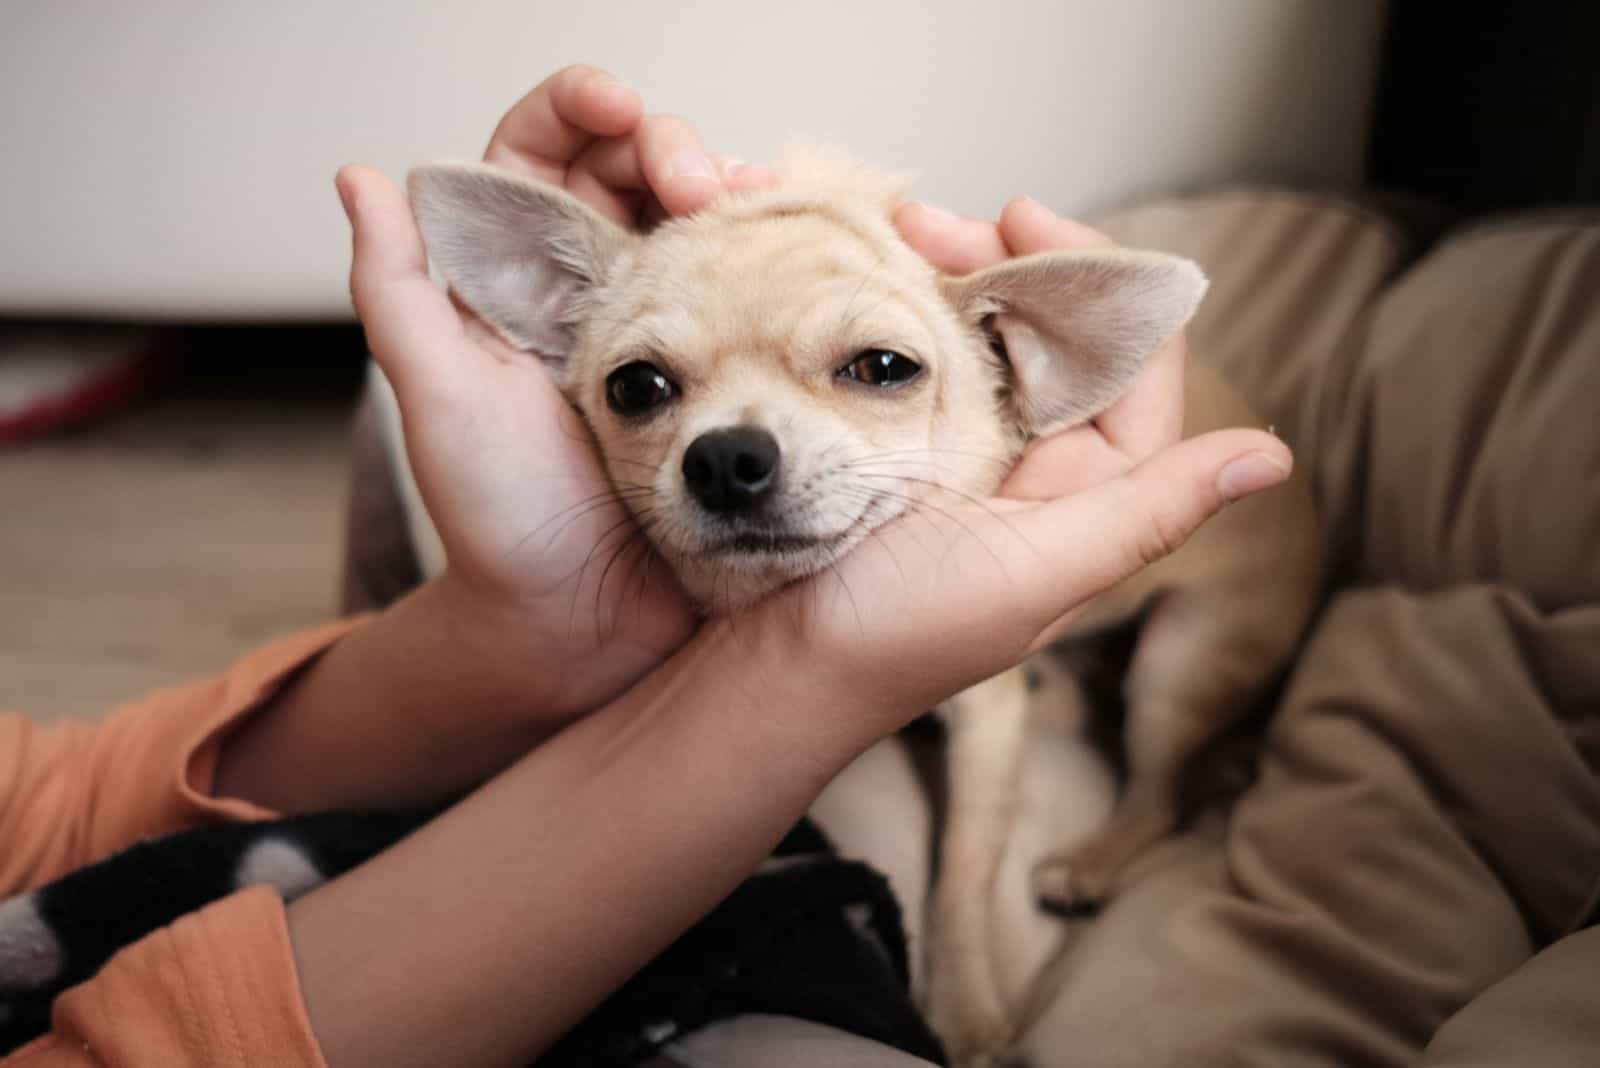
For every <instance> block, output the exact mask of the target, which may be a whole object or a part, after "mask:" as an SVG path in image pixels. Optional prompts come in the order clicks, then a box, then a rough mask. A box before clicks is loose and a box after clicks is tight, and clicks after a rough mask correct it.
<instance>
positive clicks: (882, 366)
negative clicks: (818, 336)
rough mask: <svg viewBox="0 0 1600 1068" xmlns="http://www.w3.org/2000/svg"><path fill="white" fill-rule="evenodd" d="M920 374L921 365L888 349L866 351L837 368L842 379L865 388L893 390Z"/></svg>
mask: <svg viewBox="0 0 1600 1068" xmlns="http://www.w3.org/2000/svg"><path fill="white" fill-rule="evenodd" d="M921 373H922V365H921V364H920V363H918V362H917V361H916V360H913V359H911V358H910V357H909V356H902V355H900V354H899V353H898V352H891V351H890V350H889V349H868V350H866V351H865V352H859V353H857V354H856V356H855V358H854V359H852V360H851V361H850V362H849V363H847V364H845V365H844V366H843V367H841V368H839V375H840V377H842V378H853V379H855V380H856V381H857V382H860V383H861V384H863V385H867V386H878V387H880V388H883V389H893V388H894V387H896V386H903V385H905V384H906V383H907V382H909V381H911V380H912V379H913V378H916V377H917V376H918V375H920V374H921Z"/></svg>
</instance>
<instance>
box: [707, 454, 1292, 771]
mask: <svg viewBox="0 0 1600 1068" xmlns="http://www.w3.org/2000/svg"><path fill="white" fill-rule="evenodd" d="M1060 456H1061V454H1060V453H1059V452H1057V451H1056V450H1054V449H1050V448H1045V449H1039V450H1036V451H1034V452H1032V453H1030V454H1029V455H1027V456H1026V457H1024V459H1023V461H1022V463H1021V465H1020V466H1019V467H1018V468H1017V469H1016V471H1015V472H1014V473H1013V475H1012V477H1011V479H1010V480H1009V481H1008V483H1007V487H1009V486H1013V485H1023V486H1025V487H1027V492H1026V494H1025V495H1010V492H1009V490H1008V489H1007V487H1002V489H1001V490H1000V491H999V493H998V495H996V496H994V497H991V498H989V499H987V500H979V499H976V498H972V497H966V496H961V495H957V494H954V493H946V494H943V495H935V496H933V497H930V498H929V499H928V500H926V501H924V502H920V503H919V504H917V505H914V506H912V508H911V509H910V510H909V512H908V513H907V514H906V515H904V516H902V517H900V518H898V519H896V520H894V521H892V522H890V523H887V524H885V525H884V526H882V527H879V528H878V529H877V530H876V531H874V532H873V536H872V537H871V538H868V539H867V540H865V541H864V542H862V543H861V544H860V545H858V546H857V547H856V548H855V549H854V550H853V551H852V552H851V553H850V554H849V555H848V556H847V557H845V558H844V559H843V560H840V561H839V562H838V563H837V564H836V565H835V566H834V567H832V568H829V569H828V570H826V571H824V572H822V573H820V574H818V575H816V576H814V577H812V578H811V579H809V580H807V581H805V582H803V583H799V584H796V585H794V586H791V587H788V588H787V589H785V590H783V591H782V592H780V593H779V594H777V595H776V596H775V597H773V598H772V599H770V600H768V601H766V602H763V603H762V604H760V605H758V606H756V607H755V608H754V609H752V610H751V611H750V612H749V613H748V614H747V615H745V616H742V617H739V618H735V619H732V620H730V621H728V623H727V624H726V626H725V629H726V632H727V633H726V635H725V636H724V640H725V641H728V642H731V643H732V644H733V646H734V647H735V650H734V652H733V653H732V654H731V655H732V657H733V660H734V661H741V660H749V659H757V660H762V661H764V663H765V664H766V665H767V666H766V667H765V668H762V669H758V671H757V677H759V678H761V679H762V680H763V683H762V686H763V688H764V692H766V693H767V694H768V698H769V704H770V705H772V706H774V707H779V706H783V705H784V704H785V702H787V704H790V705H794V706H795V707H806V706H809V707H811V708H813V709H815V710H816V713H817V714H816V715H815V717H814V720H815V724H816V729H820V730H824V731H829V732H836V733H837V734H838V735H839V740H840V742H841V744H842V745H843V748H844V751H845V752H847V753H848V752H855V751H859V749H861V748H864V747H865V746H866V745H868V744H870V743H871V742H873V741H875V740H876V739H877V738H879V737H882V736H883V735H885V734H887V733H889V732H891V731H893V730H895V729H897V728H898V727H900V726H901V725H903V724H904V723H905V722H908V721H909V720H910V719H912V718H914V717H915V716H917V715H919V714H921V713H922V712H924V711H926V710H927V709H929V708H932V707H933V706H935V705H937V704H938V703H940V702H941V701H944V700H946V699H948V698H949V697H951V696H953V695H954V694H956V693H959V692H960V691H961V690H964V689H966V688H967V687H969V686H972V685H974V684H976V683H978V682H980V681H982V680H983V679H986V678H989V677H991V676H993V675H996V674H998V673H1000V672H1001V671H1003V670H1005V669H1007V668H1009V667H1012V666H1014V665H1016V664H1017V663H1020V662H1021V661H1022V660H1023V659H1025V658H1026V657H1027V656H1029V655H1031V654H1032V653H1035V652H1037V651H1038V650H1039V649H1041V648H1042V647H1044V646H1045V645H1047V644H1048V643H1049V642H1050V641H1051V640H1053V639H1054V637H1055V636H1056V635H1058V634H1059V632H1060V631H1061V630H1062V628H1063V627H1064V626H1065V624H1066V622H1067V621H1068V620H1069V619H1070V617H1071V614H1072V612H1073V611H1074V610H1075V609H1076V608H1077V607H1078V606H1079V605H1081V604H1083V603H1084V602H1085V601H1087V600H1089V599H1090V598H1092V597H1094V596H1095V595H1096V594H1098V593H1101V592H1103V591H1104V590H1107V589H1109V588H1110V587H1111V586H1113V585H1115V584H1116V583H1118V582H1120V581H1121V580H1123V579H1125V578H1127V577H1128V576H1130V575H1132V574H1133V573H1134V572H1136V571H1138V570H1140V569H1141V568H1143V567H1145V566H1147V565H1149V564H1151V563H1154V562H1155V561H1156V560H1158V559H1160V558H1162V557H1164V556H1166V555H1167V554H1168V553H1171V552H1172V551H1174V550H1176V549H1177V548H1178V547H1179V546H1181V545H1182V544H1183V543H1184V541H1186V540H1187V539H1188V537H1189V536H1190V535H1191V534H1193V533H1194V531H1195V530H1196V529H1197V528H1198V527H1199V526H1200V524H1201V523H1203V522H1204V521H1205V520H1206V519H1208V518H1210V517H1211V516H1212V515H1214V514H1215V513H1216V512H1217V511H1218V510H1220V509H1221V508H1222V507H1224V506H1225V505H1226V504H1228V503H1229V502H1231V501H1234V500H1238V499H1239V498H1241V497H1244V496H1248V495H1249V494H1251V493H1255V492H1258V491H1260V490H1263V489H1267V488H1269V487H1271V486H1274V485H1277V484H1278V483H1280V482H1282V481H1284V480H1285V479H1286V478H1288V476H1289V472H1290V469H1291V465H1292V460H1293V458H1292V456H1291V455H1290V452H1289V450H1288V448H1287V446H1285V445H1284V444H1283V442H1282V441H1280V440H1279V439H1278V438H1276V437H1274V436H1273V435H1271V434H1269V433H1265V432H1262V431H1258V430H1249V429H1230V430H1220V431H1215V432H1212V433H1209V434H1204V435H1201V436H1199V437H1195V438H1191V439H1189V440H1186V441H1182V442H1179V443H1177V444H1175V445H1170V446H1167V447H1165V448H1162V449H1158V450H1157V451H1156V452H1155V453H1154V454H1152V455H1151V456H1149V457H1148V458H1146V459H1144V460H1142V461H1140V462H1139V463H1137V464H1135V465H1133V466H1132V467H1131V468H1128V469H1127V470H1125V471H1123V472H1121V473H1118V474H1114V475H1111V476H1109V477H1104V478H1102V479H1101V480H1100V481H1097V482H1096V481H1093V480H1092V477H1090V478H1086V476H1085V474H1084V473H1083V472H1082V471H1078V470H1075V469H1074V468H1072V467H1071V466H1069V465H1063V464H1062V463H1060V462H1059V461H1060ZM793 663H802V664H805V665H806V669H805V671H804V672H795V671H794V670H793V669H792V668H787V667H784V666H781V665H785V664H793ZM785 687H788V689H787V690H785ZM840 710H844V714H842V715H841V714H839V712H840ZM828 713H833V714H828Z"/></svg>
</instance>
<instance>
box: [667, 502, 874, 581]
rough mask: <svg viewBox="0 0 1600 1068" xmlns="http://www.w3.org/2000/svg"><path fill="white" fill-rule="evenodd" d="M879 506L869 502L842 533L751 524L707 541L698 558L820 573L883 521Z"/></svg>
mask: <svg viewBox="0 0 1600 1068" xmlns="http://www.w3.org/2000/svg"><path fill="white" fill-rule="evenodd" d="M880 504H881V502H880V501H879V500H877V499H873V500H871V501H869V502H868V503H867V505H866V507H864V508H863V509H862V510H861V511H860V513H859V514H858V515H856V516H855V517H854V519H853V520H852V521H851V522H849V523H847V524H846V525H845V526H844V527H843V528H842V529H839V530H832V531H825V532H820V533H813V532H809V531H805V530H804V529H801V530H796V529H794V527H792V526H790V525H788V524H786V523H783V522H781V521H779V522H767V523H762V522H751V523H745V524H741V525H740V526H739V527H737V528H735V529H733V530H727V531H720V532H718V533H717V534H716V535H714V536H712V537H708V538H707V539H706V540H705V541H704V542H703V543H702V545H701V548H700V551H699V553H698V554H697V555H699V556H701V557H702V558H703V559H710V560H720V561H724V562H726V563H729V564H734V565H739V566H742V567H749V566H761V565H769V566H770V565H776V566H778V567H780V568H784V569H787V570H791V571H793V572H794V573H795V574H796V575H800V574H805V573H809V572H811V571H819V570H821V569H822V568H824V567H826V566H827V565H828V563H829V562H831V561H832V560H835V559H837V558H838V557H839V556H841V555H842V554H843V553H844V552H846V551H848V549H849V547H850V546H851V545H853V544H854V543H855V542H856V541H857V540H859V538H860V537H863V536H865V535H866V534H867V533H868V532H869V531H870V530H871V529H872V527H874V526H876V525H877V524H878V523H879V522H881V521H882V520H883V518H884V517H883V516H881V515H880V514H879V513H880V511H881V508H880V507H879V506H880Z"/></svg>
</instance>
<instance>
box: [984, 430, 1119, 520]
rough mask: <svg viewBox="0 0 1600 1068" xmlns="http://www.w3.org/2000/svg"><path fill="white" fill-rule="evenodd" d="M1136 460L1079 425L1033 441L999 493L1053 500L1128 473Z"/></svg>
mask: <svg viewBox="0 0 1600 1068" xmlns="http://www.w3.org/2000/svg"><path fill="white" fill-rule="evenodd" d="M1132 466H1133V461H1132V460H1130V459H1129V457H1128V456H1127V454H1125V453H1124V452H1122V450H1120V449H1118V448H1117V447H1116V446H1115V445H1113V444H1112V443H1111V442H1110V441H1108V440H1106V437H1105V435H1103V434H1101V433H1100V431H1099V430H1097V429H1096V428H1095V427H1093V426H1075V427H1072V428H1071V429H1070V430H1063V431H1061V432H1060V433H1057V434H1052V435H1051V436H1050V437H1048V438H1040V439H1039V440H1037V441H1034V442H1031V443H1030V444H1029V445H1028V447H1027V449H1026V450H1024V452H1023V454H1022V458H1021V459H1020V460H1019V461H1018V462H1017V466H1016V467H1015V468H1013V469H1012V471H1011V473H1010V474H1009V475H1007V476H1006V480H1005V482H1004V483H1003V484H1002V485H1001V487H1000V489H999V491H998V494H997V496H1000V497H1005V498H1007V499H1010V500H1016V501H1053V500H1055V499H1056V498H1057V497H1064V496H1066V495H1067V494H1069V493H1081V492H1082V491H1084V490H1086V489H1089V488H1090V487H1092V486H1098V485H1099V484H1100V483H1102V482H1105V481H1107V480H1109V479H1113V478H1117V477H1119V476H1121V475H1125V474H1127V473H1128V470H1129V469H1130V468H1131V467H1132Z"/></svg>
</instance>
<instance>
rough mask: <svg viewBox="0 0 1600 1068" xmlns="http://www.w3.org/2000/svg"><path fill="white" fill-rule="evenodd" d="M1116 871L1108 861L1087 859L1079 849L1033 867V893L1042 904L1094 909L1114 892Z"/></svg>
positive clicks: (1068, 909) (1065, 908)
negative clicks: (1078, 851) (1099, 861)
mask: <svg viewBox="0 0 1600 1068" xmlns="http://www.w3.org/2000/svg"><path fill="white" fill-rule="evenodd" d="M1089 859H1091V861H1092V858H1089ZM1116 871H1117V869H1116V868H1112V867H1108V866H1106V865H1098V866H1097V865H1095V864H1094V863H1092V862H1090V863H1085V862H1084V861H1082V860H1080V859H1079V857H1078V854H1077V853H1076V852H1069V853H1063V854H1061V855H1060V856H1055V857H1049V858H1046V859H1045V860H1042V861H1040V862H1039V864H1038V866H1037V867H1035V868H1034V869H1033V893H1034V896H1035V897H1036V898H1037V899H1038V901H1039V904H1041V905H1043V906H1044V907H1045V908H1048V909H1054V910H1056V911H1058V912H1086V911H1092V910H1094V909H1096V908H1098V907H1099V906H1100V905H1101V903H1103V902H1104V901H1105V899H1106V897H1107V895H1108V894H1109V893H1110V891H1111V881H1112V879H1113V878H1115V877H1116Z"/></svg>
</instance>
